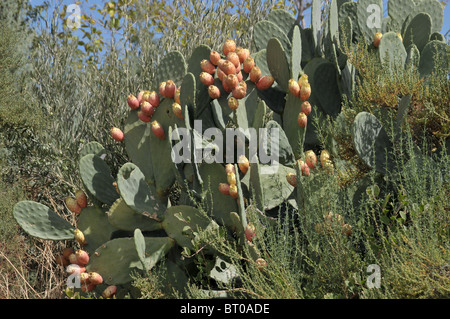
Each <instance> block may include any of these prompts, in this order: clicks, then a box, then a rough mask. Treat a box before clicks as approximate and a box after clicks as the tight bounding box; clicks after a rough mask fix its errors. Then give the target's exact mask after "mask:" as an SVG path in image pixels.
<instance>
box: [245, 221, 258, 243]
mask: <svg viewBox="0 0 450 319" xmlns="http://www.w3.org/2000/svg"><path fill="white" fill-rule="evenodd" d="M244 233H245V238H247V240H248V241H250V242H251V241H252V240H253V237H255V235H256V228H255V226H253V225H252V224H250V223H249V224H247V226H246V227H245V231H244Z"/></svg>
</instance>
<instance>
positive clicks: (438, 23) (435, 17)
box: [413, 0, 444, 32]
mask: <svg viewBox="0 0 450 319" xmlns="http://www.w3.org/2000/svg"><path fill="white" fill-rule="evenodd" d="M420 12H426V13H428V14H429V15H430V16H431V18H432V21H433V27H432V29H431V32H440V31H441V30H442V26H443V25H444V6H443V5H442V3H441V2H440V1H439V0H421V1H419V2H417V3H416V6H415V8H414V14H413V16H415V15H416V14H418V13H420Z"/></svg>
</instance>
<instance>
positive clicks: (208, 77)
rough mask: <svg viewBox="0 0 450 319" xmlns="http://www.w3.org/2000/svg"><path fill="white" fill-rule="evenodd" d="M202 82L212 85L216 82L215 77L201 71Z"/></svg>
mask: <svg viewBox="0 0 450 319" xmlns="http://www.w3.org/2000/svg"><path fill="white" fill-rule="evenodd" d="M200 82H202V83H203V84H204V85H206V86H210V85H213V84H214V77H213V76H212V75H211V74H209V73H208V72H202V73H200Z"/></svg>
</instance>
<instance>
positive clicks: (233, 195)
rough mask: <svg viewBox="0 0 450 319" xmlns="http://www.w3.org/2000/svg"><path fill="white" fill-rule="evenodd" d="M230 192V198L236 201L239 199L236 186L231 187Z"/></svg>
mask: <svg viewBox="0 0 450 319" xmlns="http://www.w3.org/2000/svg"><path fill="white" fill-rule="evenodd" d="M229 192H230V196H231V197H233V198H234V199H236V198H238V197H239V194H238V190H237V186H236V184H234V185H230V188H229Z"/></svg>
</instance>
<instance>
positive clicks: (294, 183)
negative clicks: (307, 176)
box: [286, 173, 297, 187]
mask: <svg viewBox="0 0 450 319" xmlns="http://www.w3.org/2000/svg"><path fill="white" fill-rule="evenodd" d="M286 180H287V182H288V183H289V184H290V185H292V186H294V187H297V175H296V174H295V173H287V174H286Z"/></svg>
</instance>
